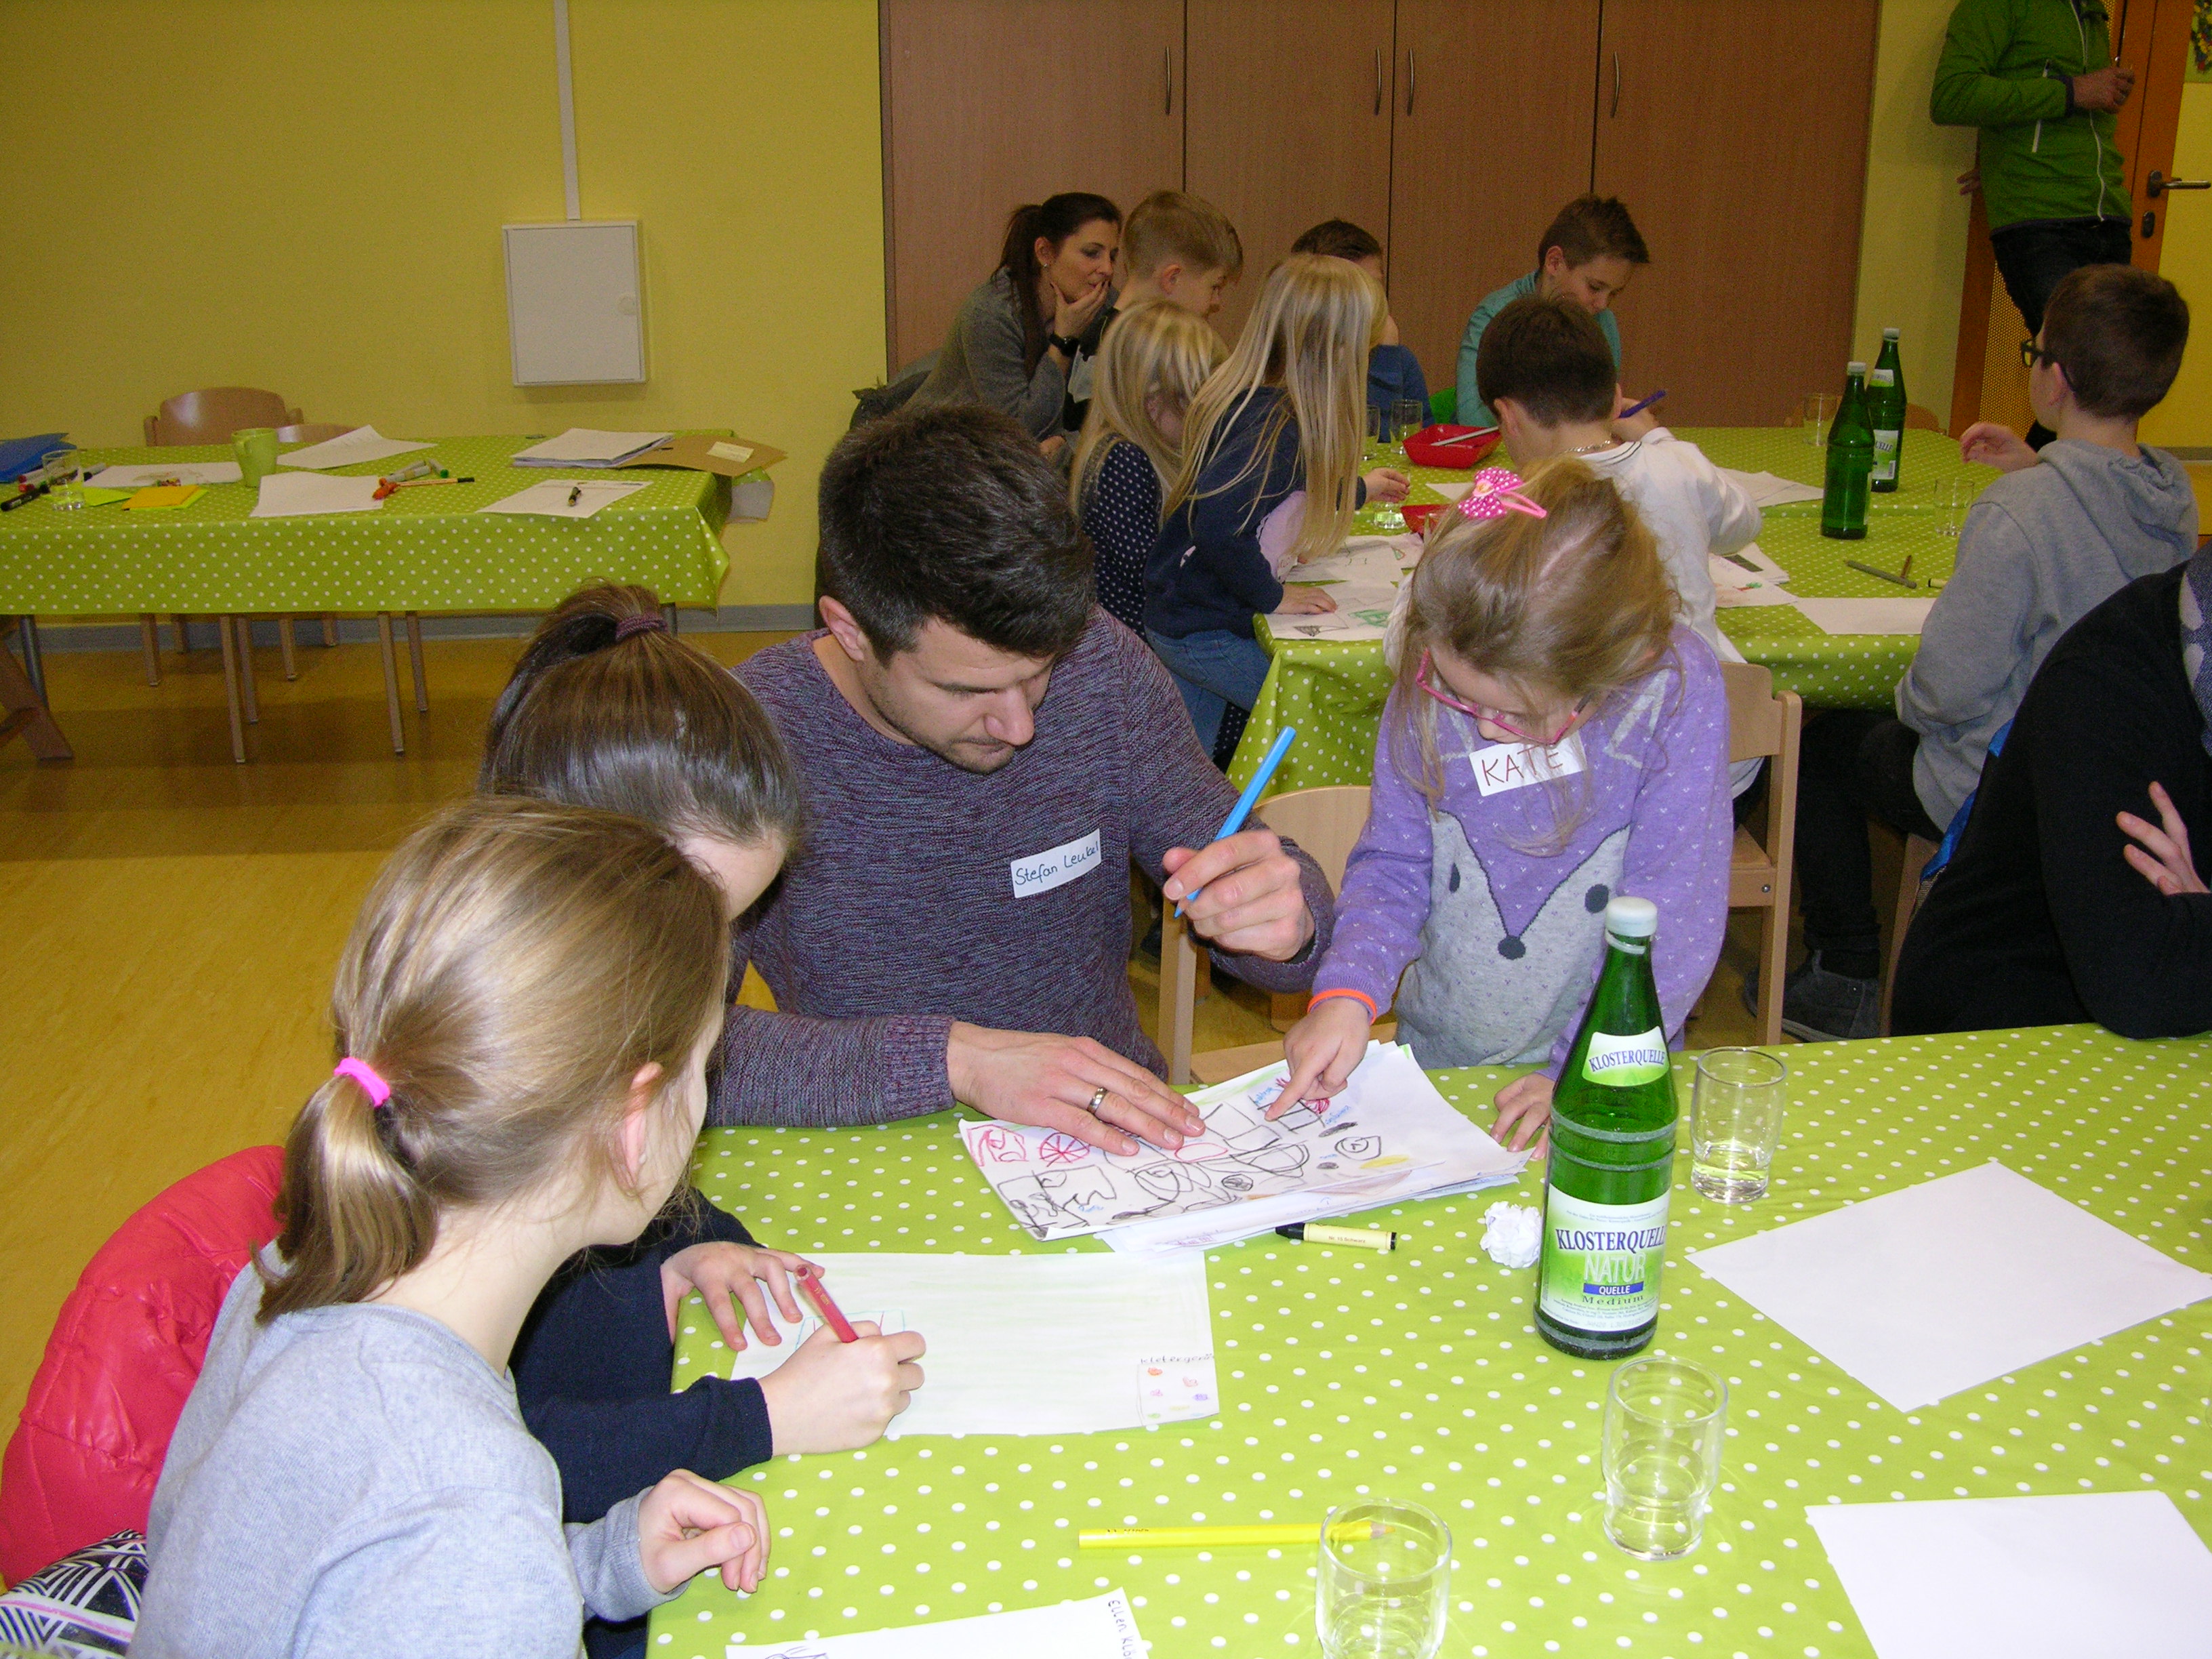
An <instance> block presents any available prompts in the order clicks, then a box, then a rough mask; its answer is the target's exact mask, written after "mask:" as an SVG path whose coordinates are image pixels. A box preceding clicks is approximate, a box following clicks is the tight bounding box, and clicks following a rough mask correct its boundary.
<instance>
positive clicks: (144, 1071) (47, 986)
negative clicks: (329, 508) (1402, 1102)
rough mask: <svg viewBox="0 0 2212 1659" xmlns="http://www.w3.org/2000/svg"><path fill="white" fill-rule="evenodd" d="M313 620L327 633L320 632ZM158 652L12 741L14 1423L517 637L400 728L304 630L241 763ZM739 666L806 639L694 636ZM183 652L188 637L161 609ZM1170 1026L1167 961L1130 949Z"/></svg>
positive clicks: (296, 1077) (279, 1017) (466, 762)
mask: <svg viewBox="0 0 2212 1659" xmlns="http://www.w3.org/2000/svg"><path fill="white" fill-rule="evenodd" d="M301 632H302V634H303V635H307V634H311V633H313V629H302V630H301ZM211 635H212V629H209V628H205V627H204V628H203V629H202V630H201V636H202V643H203V647H205V646H206V644H207V643H208V642H209V641H210V638H211ZM687 637H688V638H690V639H691V640H692V641H693V642H694V643H696V644H698V645H700V646H702V647H704V648H705V649H707V650H708V651H709V652H711V653H714V655H715V656H717V657H719V658H720V659H722V660H723V661H725V662H732V663H734V662H738V661H740V660H742V659H744V657H746V656H748V655H750V653H752V652H754V651H757V650H758V649H760V648H761V647H763V646H765V645H768V644H769V643H772V642H773V641H775V640H778V639H781V638H783V637H786V636H785V635H772V634H766V635H764V634H707V635H687ZM163 640H164V643H165V646H166V645H167V643H168V641H169V635H168V633H167V629H165V630H164V633H163ZM519 649H520V641H513V640H507V641H432V642H431V643H430V645H429V646H428V667H429V678H430V690H431V712H430V713H429V714H428V715H427V716H420V717H418V716H416V714H414V713H413V712H412V711H411V710H410V711H409V713H408V715H407V753H406V755H405V756H404V757H394V756H393V754H392V750H391V745H390V743H389V740H388V738H387V737H386V724H385V714H384V697H383V682H382V678H381V675H380V670H379V667H378V664H377V659H376V654H375V652H374V647H369V646H366V645H360V646H342V647H338V648H337V649H335V650H326V649H325V648H323V647H320V646H319V645H307V644H305V643H303V645H302V647H301V651H300V653H299V654H300V678H299V679H298V681H297V682H295V683H294V684H286V683H285V682H284V680H283V678H282V676H281V673H280V671H279V669H278V665H277V661H276V653H275V652H273V651H267V650H264V652H262V653H260V657H259V662H260V667H261V679H260V689H261V711H262V712H261V723H260V725H259V726H258V727H252V728H249V731H250V733H251V735H250V737H249V739H248V742H249V751H250V753H251V754H252V757H253V759H252V763H250V764H248V765H245V766H237V765H234V764H233V763H232V762H231V760H230V750H229V743H228V734H227V731H226V725H225V717H224V712H223V690H222V664H221V660H220V659H219V658H218V656H217V655H216V653H215V652H214V651H213V650H211V649H208V648H202V649H200V650H198V651H196V652H194V653H192V654H191V656H190V657H185V658H179V657H178V656H177V655H176V654H175V653H173V651H168V650H165V652H164V655H163V675H162V684H161V685H160V686H159V687H157V688H156V687H149V686H148V685H147V684H145V682H144V676H143V669H142V667H141V664H140V659H139V658H138V656H137V653H131V652H83V653H74V652H52V653H49V654H48V656H47V658H46V671H47V677H48V682H49V688H50V693H51V696H52V704H53V708H54V710H55V713H56V715H57V717H58V719H59V720H60V721H61V722H62V725H63V726H64V729H65V730H66V732H68V734H69V738H70V743H71V744H73V745H74V746H75V748H76V755H77V758H76V760H75V761H74V762H73V763H66V764H62V765H46V766H40V765H38V764H36V763H33V761H32V759H31V757H30V756H29V754H28V752H27V750H25V749H24V747H23V745H22V744H20V743H16V744H9V745H7V746H5V747H4V748H0V916H4V917H5V919H6V921H5V925H4V928H0V939H4V942H5V955H4V958H0V1193H5V1194H6V1195H7V1202H6V1205H5V1209H4V1213H0V1262H4V1263H5V1264H6V1280H5V1282H6V1285H7V1291H8V1294H7V1295H6V1296H5V1297H4V1298H0V1425H5V1426H7V1427H9V1428H12V1425H13V1423H14V1419H15V1413H16V1412H17V1410H18V1409H19V1408H20V1407H21V1402H22V1398H23V1392H24V1389H25V1388H26V1387H27V1384H28V1383H29V1381H30V1377H31V1374H32V1372H33V1370H35V1369H36V1367H37V1365H38V1362H39V1357H40V1352H41V1351H42V1349H43V1346H44V1344H45V1341H46V1333H47V1330H48V1328H50V1326H51V1325H52V1320H53V1316H54V1312H55V1310H56V1309H57V1308H58V1306H59V1305H60V1303H61V1300H62V1298H63V1297H64V1295H66V1294H67V1292H68V1291H69V1289H70V1285H72V1284H73V1283H74V1282H75V1279H76V1275H77V1273H78V1272H79V1271H80V1270H81V1269H82V1267H83V1265H84V1263H85V1261H87V1259H88V1257H89V1256H90V1255H92V1253H93V1251H94V1249H97V1248H98V1247H99V1245H100V1242H101V1241H102V1240H103V1239H105V1238H106V1237H107V1235H108V1233H109V1232H110V1231H112V1230H113V1229H114V1227H115V1226H116V1225H117V1224H118V1223H119V1222H120V1221H122V1220H123V1219H124V1218H125V1217H126V1216H128V1215H129V1214H130V1213H131V1211H132V1210H134V1209H136V1208H137V1206H139V1205H141V1204H143V1203H144V1202H145V1201H146V1200H147V1199H149V1198H150V1197H152V1196H153V1195H154V1194H155V1193H157V1192H159V1191H160V1190H161V1188H163V1187H165V1186H167V1184H168V1183H169V1182H173V1181H174V1180H176V1179H178V1178H179V1176H184V1175H186V1174H188V1173H190V1172H191V1170H195V1169H197V1168H198V1167H199V1166H200V1165H202V1164H206V1163H208V1162H209V1161H210V1160H212V1159H214V1158H219V1157H221V1156H222V1155H223V1154H224V1153H226V1152H233V1151H235V1150H236V1149H237V1148H239V1147H240V1146H252V1145H255V1144H258V1143H267V1142H274V1141H278V1140H281V1139H283V1133H284V1131H285V1128H286V1127H287V1126H288V1125H289V1122H290V1121H291V1118H292V1115H293V1114H294V1112H295V1110H296V1109H298V1106H299V1104H300V1102H301V1099H302V1098H304V1097H305V1096H306V1095H307V1092H308V1091H310V1090H312V1089H313V1087H314V1086H315V1085H316V1084H317V1083H318V1081H319V1079H321V1078H322V1077H323V1076H324V1075H325V1073H326V1072H327V1070H328V1067H329V1066H330V1063H331V1053H330V1038H329V1033H328V1028H327V1026H326V1024H325V1006H324V1004H325V997H326V996H327V994H328V990H329V985H330V976H331V969H332V967H333V964H334V963H335V962H336V959H337V951H338V949H339V946H340V945H342V944H343V940H344V938H345V933H346V930H347V928H348V927H349V925H350V923H351V921H352V919H353V913H354V909H355V908H356V905H357V904H358V903H359V902H360V900H361V896H362V893H363V892H364V891H365V890H366V889H367V887H368V883H369V880H370V878H371V877H372V876H373V875H374V873H375V871H376V869H377V866H378V865H379V864H380V862H381V861H382V860H383V857H384V855H385V854H386V853H387V852H388V851H389V850H390V849H391V848H392V846H393V845H394V844H395V843H397V842H398V840H399V839H400V837H401V836H404V835H405V834H406V832H407V830H408V829H410V827H411V826H412V825H413V824H414V823H416V821H417V820H418V819H420V818H421V817H422V815H423V814H424V813H425V812H427V811H429V810H430V809H431V808H432V807H433V806H435V805H437V804H438V803H440V802H441V801H445V800H447V799H453V798H454V797H456V796H459V795H461V794H465V793H467V791H468V790H469V789H470V788H471V786H472V785H473V783H474V781H475V776H476V769H477V756H478V752H479V748H480V743H481V734H482V732H483V724H484V720H485V717H486V715H487V714H488V713H489V708H490V703H491V699H492V697H493V696H494V695H495V693H496V692H497V690H498V689H499V687H500V685H501V684H502V683H503V682H504V681H505V679H506V677H507V671H508V669H509V667H510V666H511V665H512V664H513V660H514V658H515V655H516V653H517V652H518V651H519ZM1751 923H1752V919H1751V918H1750V917H1748V916H1741V917H1739V918H1737V920H1736V927H1735V932H1734V933H1733V934H1732V937H1731V941H1730V945H1729V951H1728V953H1727V955H1726V957H1725V958H1724V960H1723V964H1722V969H1721V971H1720V973H1719V975H1717V977H1716V979H1715V981H1714V984H1713V987H1712V989H1711V991H1710V992H1708V994H1707V995H1706V999H1705V1008H1704V1011H1703V1012H1702V1014H1701V1015H1700V1017H1699V1018H1697V1019H1696V1020H1695V1021H1694V1022H1693V1024H1692V1036H1691V1040H1692V1043H1693V1044H1695V1045H1697V1046H1701V1047H1702V1046H1710V1045H1712V1044H1716V1043H1723V1042H1741V1041H1744V1040H1746V1039H1747V1036H1748V1035H1749V1030H1750V1020H1749V1018H1748V1016H1747V1015H1745V1014H1744V1012H1742V1010H1741V1006H1739V1004H1738V1002H1737V997H1736V994H1737V991H1738V990H1739V988H1740V987H1741V969H1742V967H1743V966H1745V965H1747V964H1748V963H1750V962H1751V961H1752V960H1753V936H1752V934H1751V933H1750V931H1749V929H1750V926H1751ZM1130 977H1131V981H1132V983H1133V985H1134V986H1135V987H1136V988H1137V994H1138V1005H1139V1008H1140V1009H1142V1010H1143V1012H1144V1015H1145V1019H1146V1026H1147V1028H1148V1029H1149V1028H1150V1027H1151V1025H1152V1015H1153V1010H1154V1007H1155V1006H1156V1000H1157V997H1158V988H1157V987H1158V971H1157V966H1156V964H1154V963H1152V962H1150V961H1148V960H1146V959H1144V958H1142V957H1139V959H1137V960H1136V961H1133V963H1132V964H1131V968H1130ZM1265 1013H1266V1010H1265V1005H1264V1000H1263V999H1261V997H1260V996H1259V995H1258V994H1256V993H1254V992H1252V991H1250V990H1249V988H1247V987H1241V986H1228V985H1223V984H1221V983H1220V982H1219V981H1217V983H1216V989H1215V990H1214V992H1213V993H1212V994H1211V995H1209V996H1208V997H1207V998H1206V1000H1204V1001H1203V1002H1202V1003H1201V1004H1200V1007H1199V1014H1198V1047H1199V1048H1201V1049H1205V1048H1229V1047H1233V1046H1237V1045H1240V1044H1244V1043H1250V1042H1260V1041H1262V1040H1265V1039H1266V1038H1267V1037H1269V1036H1273V1032H1272V1031H1271V1030H1270V1029H1269V1027H1268V1026H1267V1021H1266V1018H1265Z"/></svg>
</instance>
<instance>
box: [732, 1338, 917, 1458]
mask: <svg viewBox="0 0 2212 1659" xmlns="http://www.w3.org/2000/svg"><path fill="white" fill-rule="evenodd" d="M853 1328H854V1330H856V1331H858V1332H859V1333H860V1340H859V1341H858V1342H840V1341H839V1340H837V1334H836V1332H835V1331H833V1330H831V1329H830V1328H829V1327H828V1326H826V1325H825V1326H823V1328H821V1329H820V1330H818V1331H817V1332H815V1333H814V1334H813V1335H811V1336H810V1337H808V1338H807V1339H806V1340H805V1341H804V1342H802V1343H800V1344H799V1348H798V1350H797V1352H794V1353H793V1355H792V1356H791V1358H788V1359H787V1360H785V1361H784V1362H783V1364H781V1365H779V1366H777V1367H776V1368H775V1370H772V1371H770V1372H769V1374H768V1375H767V1376H763V1378H761V1380H760V1390H761V1395H762V1397H763V1399H765V1400H766V1401H768V1426H769V1432H770V1434H771V1435H772V1436H773V1437H774V1438H775V1455H777V1456H778V1457H783V1456H787V1455H790V1454H791V1453H793V1452H840V1451H857V1450H859V1449H860V1448H861V1447H863V1446H872V1445H873V1444H875V1443H876V1442H877V1441H878V1440H880V1439H882V1438H883V1434H884V1428H885V1427H886V1426H888V1425H889V1424H890V1420H891V1419H893V1418H894V1417H896V1416H897V1415H898V1414H899V1413H901V1412H902V1411H904V1410H905V1409H906V1408H907V1407H908V1406H909V1405H910V1404H912V1403H913V1397H914V1391H915V1389H918V1388H920V1387H921V1383H922V1376H921V1366H920V1365H918V1364H915V1361H916V1360H918V1359H920V1358H921V1357H922V1355H923V1353H925V1352H927V1346H926V1345H925V1344H924V1343H923V1341H922V1340H921V1334H919V1333H918V1332H915V1331H896V1332H894V1333H892V1334H890V1335H889V1336H885V1335H884V1334H882V1330H881V1328H879V1327H878V1325H877V1324H876V1322H875V1321H873V1320H872V1319H857V1320H854V1322H853Z"/></svg>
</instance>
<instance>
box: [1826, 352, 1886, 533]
mask: <svg viewBox="0 0 2212 1659" xmlns="http://www.w3.org/2000/svg"><path fill="white" fill-rule="evenodd" d="M1873 472H1874V427H1873V425H1872V424H1871V423H1870V422H1869V421H1868V419H1867V396H1866V365H1865V364H1864V363H1853V364H1851V365H1850V368H1848V369H1846V370H1845V371H1844V401H1843V402H1842V403H1841V404H1838V406H1837V409H1836V419H1835V422H1834V424H1833V425H1832V426H1830V427H1829V428H1828V487H1827V489H1826V491H1825V492H1823V494H1822V495H1821V496H1820V533H1821V534H1822V535H1823V536H1833V537H1835V538H1838V539H1839V540H1842V541H1847V542H1855V541H1857V540H1859V539H1860V538H1862V537H1863V536H1864V535H1865V534H1866V517H1867V481H1868V479H1869V477H1870V476H1871V475H1872V474H1873Z"/></svg>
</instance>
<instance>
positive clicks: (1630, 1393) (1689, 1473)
mask: <svg viewBox="0 0 2212 1659" xmlns="http://www.w3.org/2000/svg"><path fill="white" fill-rule="evenodd" d="M1727 1417H1728V1384H1727V1383H1723V1382H1722V1381H1721V1379H1720V1378H1719V1377H1717V1376H1714V1375H1713V1373H1712V1372H1711V1371H1709V1370H1706V1369H1705V1367H1704V1366H1702V1365H1692V1364H1688V1363H1687V1362H1686V1361H1683V1360H1679V1359H1657V1358H1652V1359H1632V1360H1630V1361H1629V1362H1628V1363H1627V1364H1625V1365H1623V1366H1621V1367H1620V1369H1619V1370H1616V1371H1614V1372H1613V1381H1612V1383H1611V1384H1610V1385H1609V1386H1608V1387H1607V1389H1606V1395H1605V1448H1604V1465H1605V1535H1606V1536H1607V1538H1609V1539H1611V1540H1612V1541H1613V1543H1614V1544H1615V1545H1616V1546H1618V1547H1620V1548H1621V1549H1624V1550H1626V1551H1627V1552H1628V1553H1629V1554H1631V1555H1633V1556H1638V1557H1640V1558H1641V1559H1644V1560H1646V1561H1671V1560H1673V1559H1674V1558H1675V1557H1676V1556H1678V1555H1687V1554H1688V1553H1690V1552H1691V1551H1692V1550H1693V1549H1695V1548H1697V1547H1698V1540H1699V1538H1700V1537H1702V1536H1703V1535H1704V1533H1705V1510H1706V1506H1707V1504H1709V1503H1710V1501H1711V1498H1712V1494H1713V1489H1714V1487H1715V1486H1717V1485H1718V1484H1719V1481H1720V1474H1721V1431H1722V1429H1723V1426H1724V1425H1725V1423H1726V1420H1727Z"/></svg>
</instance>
